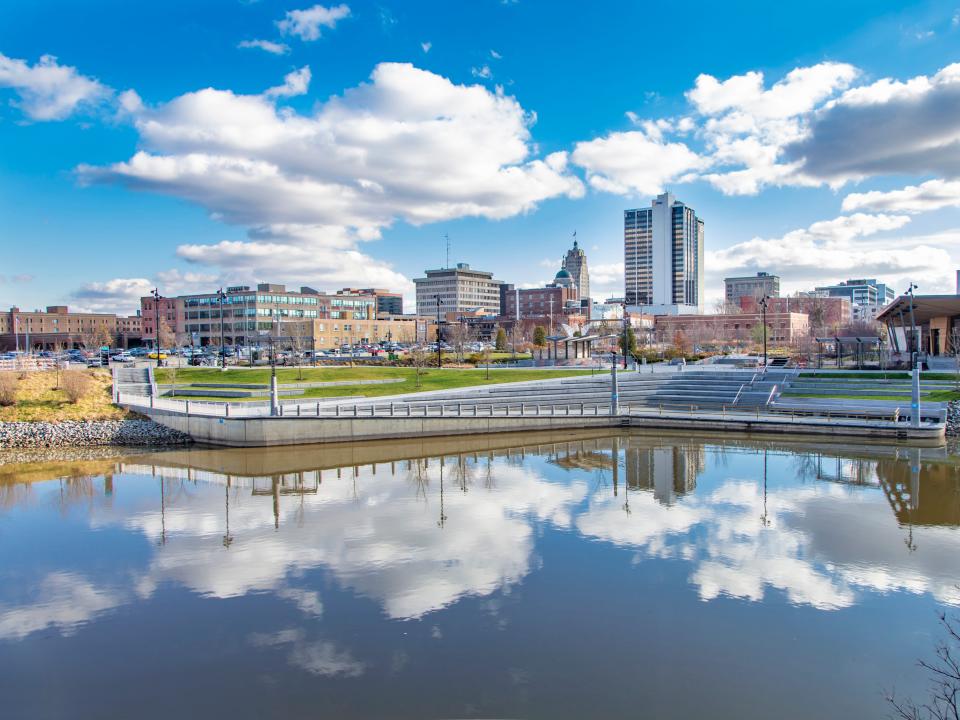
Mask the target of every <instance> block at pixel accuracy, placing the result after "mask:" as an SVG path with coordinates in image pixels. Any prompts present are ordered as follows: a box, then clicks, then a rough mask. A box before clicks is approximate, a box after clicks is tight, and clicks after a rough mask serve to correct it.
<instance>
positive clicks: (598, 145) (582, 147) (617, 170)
mask: <svg viewBox="0 0 960 720" xmlns="http://www.w3.org/2000/svg"><path fill="white" fill-rule="evenodd" d="M651 135H652V136H651ZM571 159H572V160H573V162H574V163H575V164H576V165H579V166H580V167H582V168H584V169H585V170H586V171H587V181H588V182H589V183H590V185H591V186H593V187H594V188H596V189H598V190H604V191H607V192H612V193H619V194H623V195H625V194H630V193H640V194H643V195H656V194H657V193H660V192H662V191H663V188H664V186H665V185H666V184H667V183H671V182H675V181H677V180H678V179H680V178H681V177H683V176H684V174H686V173H689V172H691V171H694V170H697V169H700V168H702V167H704V166H705V165H706V161H705V160H704V158H702V157H700V156H699V155H697V153H695V152H693V151H692V150H691V149H690V148H688V147H687V146H686V145H684V144H683V143H675V142H663V141H662V139H661V137H660V136H659V134H658V133H651V132H650V130H649V129H648V130H647V131H642V130H632V131H629V132H617V133H611V134H609V135H607V136H606V137H601V138H597V139H596V140H590V141H588V142H580V143H577V144H576V146H575V147H574V150H573V154H572V155H571Z"/></svg>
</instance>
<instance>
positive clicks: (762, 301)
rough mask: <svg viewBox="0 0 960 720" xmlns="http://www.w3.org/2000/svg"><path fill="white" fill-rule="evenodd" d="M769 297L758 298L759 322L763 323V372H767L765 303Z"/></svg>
mask: <svg viewBox="0 0 960 720" xmlns="http://www.w3.org/2000/svg"><path fill="white" fill-rule="evenodd" d="M768 300H770V296H769V295H764V296H763V297H762V298H760V303H759V304H760V322H761V323H763V371H764V372H766V371H767V301H768Z"/></svg>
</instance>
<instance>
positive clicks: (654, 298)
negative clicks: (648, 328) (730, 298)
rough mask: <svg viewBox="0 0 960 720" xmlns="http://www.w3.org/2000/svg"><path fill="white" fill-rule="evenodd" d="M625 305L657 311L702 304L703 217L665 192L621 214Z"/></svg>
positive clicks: (696, 308) (694, 309)
mask: <svg viewBox="0 0 960 720" xmlns="http://www.w3.org/2000/svg"><path fill="white" fill-rule="evenodd" d="M623 248H624V284H625V289H626V293H625V295H626V301H627V305H633V306H641V308H642V310H643V311H644V312H651V313H654V314H663V315H677V314H691V313H699V312H702V309H703V304H704V302H703V291H704V288H703V220H701V219H700V218H698V217H697V214H696V212H694V210H693V208H691V207H687V206H686V205H684V204H683V203H682V202H680V201H679V200H674V198H673V196H672V195H671V194H670V193H664V194H663V195H659V196H657V198H656V199H655V200H654V201H653V203H651V206H650V207H649V208H638V209H636V210H625V211H624V213H623Z"/></svg>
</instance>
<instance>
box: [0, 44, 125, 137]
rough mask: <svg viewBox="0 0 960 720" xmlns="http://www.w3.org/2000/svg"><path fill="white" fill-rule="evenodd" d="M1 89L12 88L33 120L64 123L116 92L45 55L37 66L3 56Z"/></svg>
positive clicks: (20, 106)
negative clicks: (70, 117) (62, 121)
mask: <svg viewBox="0 0 960 720" xmlns="http://www.w3.org/2000/svg"><path fill="white" fill-rule="evenodd" d="M0 88H11V89H12V90H13V91H14V92H16V94H17V96H18V97H19V100H18V101H17V102H16V103H15V104H16V105H17V106H18V107H19V108H20V109H21V110H22V111H23V113H24V114H25V115H26V116H27V117H29V118H30V119H31V120H41V121H43V120H63V119H64V118H66V117H69V116H70V115H72V114H73V113H74V112H76V111H77V110H78V109H79V108H82V107H88V108H89V107H92V106H95V105H97V104H98V103H100V102H103V101H104V100H106V99H108V98H109V97H110V96H111V95H112V94H113V91H112V90H111V89H110V88H108V87H107V86H106V85H103V84H101V83H100V82H99V81H97V80H95V79H93V78H90V77H86V76H85V75H81V74H80V73H79V72H77V69H76V68H74V67H70V66H69V65H60V64H59V63H58V62H57V58H55V57H54V56H52V55H43V56H41V57H40V59H39V60H38V61H37V63H36V64H35V65H30V64H28V63H27V62H25V61H24V60H19V59H17V58H11V57H7V56H6V55H4V54H3V53H0Z"/></svg>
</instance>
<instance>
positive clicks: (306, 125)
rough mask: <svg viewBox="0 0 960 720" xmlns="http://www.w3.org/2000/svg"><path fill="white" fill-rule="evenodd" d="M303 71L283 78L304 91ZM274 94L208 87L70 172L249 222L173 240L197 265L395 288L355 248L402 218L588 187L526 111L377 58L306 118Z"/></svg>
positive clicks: (502, 207) (511, 208)
mask: <svg viewBox="0 0 960 720" xmlns="http://www.w3.org/2000/svg"><path fill="white" fill-rule="evenodd" d="M298 73H300V75H297V74H296V73H294V74H293V75H295V77H294V78H291V76H289V75H288V76H287V79H286V80H285V82H284V85H283V86H281V87H283V88H286V89H288V90H289V91H297V90H299V89H300V88H305V86H306V82H305V81H306V80H307V79H308V77H309V76H306V77H305V76H304V75H303V73H302V71H298ZM288 90H284V92H287V91H288ZM280 94H282V93H280ZM277 95H278V93H273V94H272V96H270V97H268V96H266V95H259V96H257V95H238V94H235V93H233V92H230V91H227V90H215V89H212V88H207V89H204V90H199V91H196V92H191V93H187V94H185V95H182V96H180V97H177V98H175V99H173V100H172V101H170V102H168V103H166V104H164V105H161V106H159V107H157V108H153V109H144V110H142V112H141V113H140V114H139V115H138V116H136V118H135V120H134V123H135V126H136V128H137V130H138V131H139V134H140V145H141V148H142V149H141V150H140V151H139V152H137V153H136V154H135V155H134V156H133V157H131V158H130V159H129V160H127V161H124V162H118V163H115V164H113V165H110V166H107V167H91V166H81V167H79V168H78V174H79V176H80V178H81V179H82V180H83V181H85V182H105V183H119V184H123V185H126V186H128V187H131V188H134V189H138V190H149V191H153V192H160V193H165V194H170V195H174V196H177V197H181V198H185V199H187V200H190V201H192V202H195V203H198V204H200V205H202V206H204V207H206V208H207V209H208V210H209V211H210V212H211V214H212V215H213V216H214V217H215V218H218V219H221V220H223V221H224V222H227V223H230V224H234V225H242V226H246V227H247V228H248V233H247V238H246V239H226V240H224V241H222V242H220V243H217V244H213V245H194V244H188V245H184V246H181V247H180V249H179V251H178V252H179V254H180V255H181V257H184V258H186V259H188V260H191V261H193V262H200V263H204V264H211V265H220V266H221V267H229V268H233V269H237V268H245V269H246V270H248V271H251V272H253V271H256V272H257V273H258V274H260V275H261V276H262V274H264V273H270V274H272V275H273V277H289V276H288V275H287V274H286V273H288V272H295V273H297V275H298V276H300V277H302V276H303V275H304V274H309V276H310V278H321V279H322V278H325V277H329V278H336V279H337V281H338V282H348V281H349V283H351V284H352V283H355V282H366V283H367V284H369V283H370V282H372V274H373V275H374V276H376V277H378V278H381V279H383V280H384V281H389V285H391V286H397V285H399V286H402V287H406V286H408V285H409V282H408V281H406V279H405V278H403V277H402V276H400V275H399V274H397V273H395V272H394V271H392V270H390V268H389V267H388V266H387V265H385V264H383V263H377V262H376V261H373V260H372V259H370V258H369V257H368V256H366V255H364V254H363V253H361V252H360V251H359V250H358V243H360V242H363V241H365V240H371V239H375V238H377V237H379V235H380V233H381V232H382V230H383V229H384V228H386V227H388V226H390V225H391V224H392V223H393V222H395V221H397V220H403V221H405V222H409V223H412V224H415V225H419V224H423V223H430V222H436V221H441V220H449V219H454V218H460V217H469V216H472V217H485V218H491V219H501V218H506V217H510V216H513V215H516V214H518V213H523V212H527V211H530V210H532V209H533V208H534V207H536V205H537V204H538V203H539V202H541V201H543V200H546V199H549V198H553V197H558V196H568V197H579V196H581V195H582V194H583V186H582V183H581V182H580V181H579V180H578V179H577V178H576V176H574V175H572V174H571V173H570V172H569V170H568V167H567V165H568V159H567V154H566V153H563V152H557V153H553V154H551V155H548V156H546V157H544V158H542V159H541V158H536V157H534V156H533V144H532V142H531V137H530V126H531V125H532V123H533V121H534V118H533V116H532V114H530V113H528V112H526V111H525V110H524V109H523V108H522V107H521V106H520V104H519V103H518V102H517V101H516V100H515V99H514V98H512V97H509V96H506V95H504V94H503V93H502V92H491V91H490V90H487V89H486V88H483V87H481V86H478V85H472V86H467V85H456V84H454V83H452V82H451V81H450V80H448V79H446V78H444V77H441V76H439V75H436V74H433V73H430V72H427V71H425V70H420V69H418V68H415V67H413V66H412V65H409V64H399V63H384V64H381V65H378V66H377V67H376V68H375V69H374V72H373V74H372V76H371V80H370V82H369V83H365V84H362V85H360V86H359V87H355V88H352V89H349V90H347V91H346V92H344V93H343V95H342V96H340V97H336V98H333V99H331V100H329V101H327V102H326V103H323V104H321V105H319V106H317V108H316V109H315V111H314V112H313V113H312V114H310V115H303V114H298V113H296V112H293V111H292V110H289V109H284V110H279V109H278V108H277V107H276V105H275V103H274V100H275V99H276V96H277ZM314 281H316V280H314ZM316 282H319V281H316ZM378 283H379V280H378Z"/></svg>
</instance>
